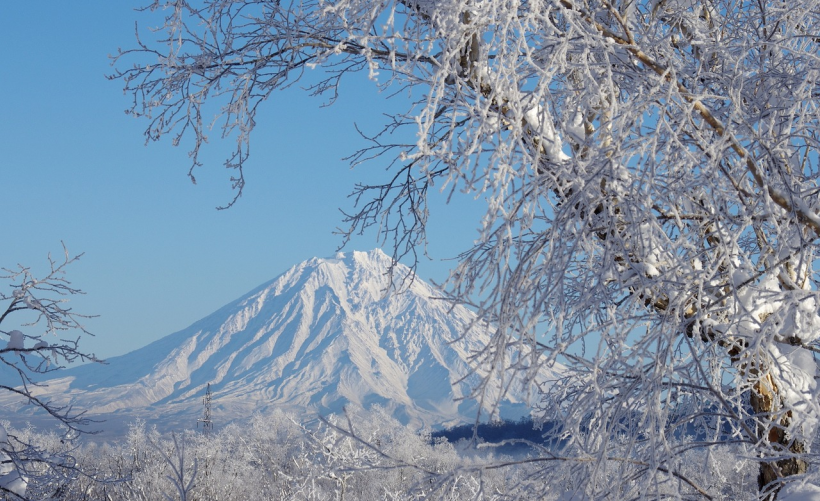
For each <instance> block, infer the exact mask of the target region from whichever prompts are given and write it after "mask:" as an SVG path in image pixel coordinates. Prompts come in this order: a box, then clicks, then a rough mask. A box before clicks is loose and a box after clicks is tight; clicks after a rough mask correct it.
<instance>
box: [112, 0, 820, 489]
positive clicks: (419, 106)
mask: <svg viewBox="0 0 820 501" xmlns="http://www.w3.org/2000/svg"><path fill="white" fill-rule="evenodd" d="M149 7H150V9H152V10H161V9H164V12H165V16H164V25H163V26H161V27H160V28H161V29H160V30H159V31H158V33H160V34H161V35H160V36H159V37H158V39H156V40H151V41H144V40H142V39H140V40H139V42H138V46H137V47H136V48H135V49H134V50H129V51H125V52H121V53H120V54H119V55H118V56H117V58H116V60H117V63H116V64H117V65H118V66H119V68H120V69H119V70H118V72H117V73H116V75H114V76H115V77H116V78H120V79H122V80H123V81H124V83H125V88H126V92H128V93H130V94H131V95H133V98H134V101H133V106H132V107H131V112H132V113H133V114H135V115H140V116H146V117H147V118H148V120H149V123H150V124H149V126H148V129H147V131H146V135H147V137H148V139H150V140H156V139H159V138H160V137H162V136H164V135H171V136H172V137H173V138H174V142H179V141H180V140H182V139H183V138H184V137H185V136H191V138H192V141H193V147H192V157H193V167H192V169H193V168H195V167H197V166H198V165H199V160H198V158H199V157H198V155H199V152H200V148H201V147H202V145H203V144H204V142H205V140H206V138H207V134H208V131H209V128H210V127H212V126H213V125H216V126H218V127H219V126H220V125H221V134H222V135H223V136H226V137H233V138H235V139H236V141H237V148H236V151H235V153H234V155H233V156H232V157H231V158H229V159H228V161H227V163H226V166H227V167H229V168H231V169H234V171H235V175H234V176H233V183H234V186H235V188H236V190H237V192H236V193H237V196H238V195H239V194H241V191H242V188H243V186H244V178H243V176H242V168H243V165H244V164H245V162H246V159H247V157H248V153H249V149H248V146H249V140H250V135H251V133H252V131H253V128H254V126H255V116H256V112H257V110H258V109H259V107H260V106H261V105H262V104H263V103H264V102H265V101H266V100H267V99H269V98H271V97H272V95H273V94H272V93H273V92H274V91H275V90H277V89H281V88H283V87H287V86H289V85H292V84H293V83H294V82H295V81H297V80H299V79H300V78H301V77H303V76H304V75H305V74H306V71H307V70H308V69H311V68H319V69H321V70H323V73H321V75H322V76H321V77H319V79H318V80H314V81H313V82H314V84H313V86H312V87H311V89H312V90H313V91H314V92H315V93H318V94H321V93H329V95H330V96H331V98H332V97H333V96H334V93H335V92H336V91H337V88H338V84H339V82H340V80H341V79H343V78H345V77H346V75H348V74H349V73H351V72H369V75H370V76H371V77H373V78H376V76H377V75H379V76H378V78H380V79H381V80H380V82H381V84H382V85H384V86H392V87H393V88H395V89H402V90H404V91H405V94H406V95H409V96H410V97H411V101H412V102H411V104H410V105H409V106H408V109H407V111H406V112H405V113H403V114H400V115H396V116H393V117H392V118H391V119H389V120H388V123H386V127H385V130H384V132H385V133H384V134H380V135H377V136H376V137H374V138H373V139H372V144H369V145H368V146H366V147H365V148H363V149H362V150H361V151H360V152H359V154H358V155H354V157H353V158H354V160H355V161H359V160H365V159H371V160H374V159H375V161H386V162H390V164H391V166H392V172H391V174H390V175H389V177H388V178H387V179H386V180H385V182H384V184H381V185H362V186H359V187H357V188H356V190H355V195H356V198H355V199H356V200H357V201H358V204H357V207H356V208H355V210H353V211H351V213H350V215H349V216H348V218H347V222H348V223H349V225H350V226H349V233H350V234H353V233H355V232H359V231H361V230H364V229H366V228H368V227H371V226H375V227H377V228H378V231H379V232H380V233H379V234H380V236H381V237H382V238H383V239H384V240H385V241H386V242H387V243H388V244H389V245H392V246H393V247H394V249H395V253H394V257H395V258H397V259H401V258H406V257H408V256H409V259H411V260H412V259H414V258H415V256H416V255H417V249H419V248H420V247H423V246H424V244H425V241H426V234H425V227H426V224H427V217H428V211H427V197H428V193H429V192H430V190H431V189H440V190H444V191H445V192H447V193H449V195H450V196H453V197H456V196H467V197H478V198H480V199H482V200H484V201H485V202H486V207H487V211H486V214H485V216H484V217H483V218H482V219H481V221H477V222H476V224H477V226H478V227H479V230H478V233H477V239H476V242H475V244H474V246H473V247H472V248H470V249H466V250H465V252H464V253H463V254H462V255H461V256H460V261H459V262H458V264H457V266H456V267H455V268H454V270H453V272H452V274H451V276H450V278H449V280H448V281H447V283H446V284H444V285H445V290H446V291H447V294H448V296H449V298H451V299H452V300H453V301H455V302H460V303H467V304H472V305H473V306H474V307H475V309H476V310H477V311H478V313H479V316H480V318H481V319H482V320H483V321H486V322H488V323H489V324H490V325H492V326H493V328H494V329H495V336H494V337H493V342H492V343H491V344H490V345H489V346H487V347H486V348H485V349H484V351H483V352H482V353H480V354H477V357H476V362H477V363H478V364H481V365H484V368H485V369H491V371H490V372H493V373H494V374H493V375H492V376H493V377H497V376H499V375H501V376H503V377H507V375H508V372H509V371H513V372H519V373H522V372H523V376H524V377H525V378H527V377H532V376H533V374H534V371H535V370H536V369H537V368H538V366H540V365H543V364H552V363H555V362H561V363H563V364H565V365H566V367H567V369H566V376H567V377H566V381H563V382H562V384H555V385H553V386H552V387H551V389H549V390H548V391H546V390H545V391H546V396H545V401H544V405H543V406H542V407H543V409H542V417H543V419H544V420H545V422H547V421H548V422H550V423H552V422H559V423H561V425H560V426H553V427H552V428H551V429H553V430H559V431H560V433H561V434H562V437H561V438H562V440H561V441H560V442H559V443H560V444H561V448H562V450H563V452H562V455H561V457H562V458H563V459H562V460H566V461H573V462H575V464H576V467H575V468H574V470H573V471H575V472H576V473H577V478H578V479H579V483H578V489H579V491H580V492H583V493H584V494H585V495H588V496H592V497H596V498H597V497H599V496H607V495H610V496H613V497H618V498H624V497H628V496H630V495H638V496H640V495H650V496H651V495H655V494H657V495H660V493H661V492H662V491H663V490H664V489H666V488H667V486H668V485H669V484H670V483H679V484H680V485H681V492H685V493H687V494H688V493H694V494H693V495H699V494H698V493H699V492H700V491H703V489H704V488H703V487H700V486H697V485H692V483H688V482H687V481H686V477H685V476H684V475H683V474H682V473H681V472H682V471H683V470H684V469H685V468H684V466H685V465H682V464H681V463H680V457H681V453H682V452H683V451H685V450H688V449H691V448H698V447H702V448H705V449H707V450H708V449H709V448H711V447H714V446H716V444H727V443H728V444H734V445H735V446H736V447H737V448H738V451H739V452H738V453H739V454H742V455H751V456H754V457H758V458H760V472H759V479H758V481H759V486H760V490H761V495H762V496H764V497H765V496H773V495H774V494H775V493H776V492H777V490H778V489H780V487H781V486H782V485H784V483H785V482H787V481H788V480H790V479H792V478H795V477H794V476H795V475H798V476H799V475H801V474H803V473H804V472H806V470H807V468H808V465H809V462H810V460H811V457H812V456H811V452H810V446H811V442H812V440H813V438H814V437H815V434H816V430H817V420H818V413H819V412H820V409H818V401H817V395H816V386H817V385H816V380H815V378H816V374H817V371H816V363H815V360H814V356H813V352H815V351H817V349H818V348H817V345H818V338H819V337H820V318H818V302H817V298H816V296H817V291H818V276H817V273H816V270H815V267H816V264H817V263H816V255H817V239H818V237H819V236H820V216H818V210H820V198H818V181H817V178H818V171H819V170H820V158H819V157H818V116H819V115H818V105H820V88H818V84H817V82H818V78H820V38H818V36H817V34H818V33H820V6H818V2H817V1H816V0H796V1H792V2H784V1H782V0H756V1H730V0H686V1H683V0H634V1H628V0H612V1H611V2H607V1H603V0H513V1H509V0H386V1H380V2H374V1H372V0H304V1H301V2H300V1H295V0H282V1H263V0H257V1H252V0H242V1H240V0H234V1H230V0H210V1H208V0H201V1H193V0H191V1H186V0H156V1H155V2H153V3H152V4H151V5H150V6H149ZM153 33H156V32H153ZM129 64H130V65H129ZM211 110H213V111H214V112H216V121H212V120H211V118H212V117H211V112H212V111H211ZM401 129H407V130H409V131H410V132H412V133H414V134H415V136H414V137H415V140H411V141H410V142H408V143H407V144H402V143H395V144H394V143H391V142H390V138H391V137H401V136H400V135H398V136H390V135H388V134H386V133H388V132H394V131H396V130H401ZM510 348H515V349H516V351H515V352H517V353H524V354H525V355H526V357H527V359H528V360H524V359H510V358H509V353H511V351H510ZM488 377H489V376H488ZM476 391H477V394H480V392H481V391H482V389H481V388H478V389H477V390H476Z"/></svg>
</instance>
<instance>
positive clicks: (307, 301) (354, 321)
mask: <svg viewBox="0 0 820 501" xmlns="http://www.w3.org/2000/svg"><path fill="white" fill-rule="evenodd" d="M391 265H393V261H392V259H391V258H390V257H389V256H388V255H387V254H385V253H384V252H382V251H381V250H380V249H374V250H372V251H369V252H359V251H352V252H345V253H338V254H336V255H335V257H333V258H314V259H310V260H308V261H305V262H303V263H300V264H298V265H296V266H294V267H292V268H291V269H289V270H288V271H286V272H285V273H283V274H282V275H280V276H279V277H277V278H276V279H274V280H272V281H270V282H267V283H265V284H263V285H262V286H260V287H258V288H257V289H255V290H253V291H251V292H249V293H248V294H246V295H245V296H243V297H241V298H239V299H237V300H236V301H234V302H232V303H230V304H228V305H226V306H225V307H223V308H221V309H220V310H218V311H217V312H215V313H213V314H211V315H209V316H207V317H205V318H203V319H202V320H199V321H198V322H195V323H194V324H192V325H191V326H190V327H188V328H187V329H184V330H182V331H179V332H176V333H174V334H171V335H169V336H166V337H165V338H162V339H160V340H159V341H156V342H154V343H151V344H150V345H148V346H146V347H144V348H141V349H139V350H137V351H134V352H132V353H129V354H127V355H123V356H121V357H116V358H113V359H110V360H109V365H107V366H99V365H93V366H84V367H78V368H75V369H70V370H67V371H65V372H64V374H63V376H62V378H60V379H59V380H56V379H55V380H52V381H50V382H47V384H48V385H49V387H48V388H47V389H46V390H45V392H49V391H51V390H54V389H59V393H57V394H54V395H50V396H52V398H55V399H56V400H58V401H59V400H62V399H65V398H67V399H68V401H67V402H65V403H69V404H71V405H74V406H75V408H78V409H79V408H81V409H88V410H89V414H90V415H102V417H103V418H104V417H105V415H111V414H127V415H133V416H140V417H143V418H147V419H149V420H150V419H151V416H157V418H156V419H155V421H166V422H167V421H169V420H171V421H179V422H188V423H192V422H193V423H195V422H196V421H195V420H196V416H197V413H198V412H199V411H200V410H201V407H200V405H199V402H200V399H201V396H202V394H203V392H204V389H205V387H206V385H207V384H209V383H210V384H211V389H212V392H213V407H214V415H215V417H217V418H218V417H219V416H220V415H221V416H222V418H223V419H233V418H239V417H243V416H250V415H251V414H252V413H254V412H257V411H263V410H264V409H266V408H270V407H278V408H287V409H290V410H293V411H295V412H300V413H304V412H315V413H320V414H328V413H338V412H341V411H342V409H343V407H344V406H346V405H355V406H361V407H368V406H370V405H373V404H379V405H382V406H383V407H385V408H386V409H387V410H388V411H389V412H391V413H392V414H393V415H394V416H396V417H397V418H398V419H399V420H401V421H402V422H404V423H406V424H410V425H413V426H415V427H421V426H436V425H451V424H457V423H463V422H471V421H473V420H475V416H476V412H478V404H477V403H475V402H474V401H471V400H469V399H466V398H465V397H466V396H468V395H469V394H470V391H471V390H472V387H473V386H474V385H475V384H476V383H478V381H479V376H478V375H477V374H475V373H472V371H471V368H470V366H469V363H468V360H469V359H470V357H471V355H473V354H474V353H475V352H476V351H478V350H480V349H482V348H483V347H485V346H487V343H488V342H489V335H488V333H487V332H485V331H480V330H477V329H473V330H472V331H470V332H469V333H468V334H467V335H462V334H464V333H465V332H466V330H467V327H468V326H469V325H471V323H472V321H473V319H474V316H473V314H472V313H471V312H470V311H468V310H467V309H465V308H463V307H460V306H455V307H454V306H452V305H449V304H447V303H446V302H444V301H437V300H433V299H432V297H433V296H434V295H435V292H434V290H433V289H432V288H431V287H430V286H429V285H427V284H426V283H424V282H423V281H422V280H420V279H418V278H416V279H415V280H414V282H413V285H412V287H409V288H408V289H407V290H403V291H402V292H399V293H394V294H389V295H386V294H385V292H386V291H387V288H388V287H389V286H390V276H389V275H388V273H389V271H390V268H391ZM393 273H394V280H395V278H396V277H397V276H398V277H399V278H404V277H405V276H406V275H407V274H409V273H411V271H410V269H409V268H407V267H406V266H404V265H401V264H396V265H395V266H394V267H393ZM525 390H529V389H523V390H522V391H520V392H512V393H510V394H508V395H507V396H506V397H505V400H504V402H503V404H502V406H501V413H502V416H501V417H520V416H521V415H522V414H523V413H524V411H525V409H527V408H528V406H527V405H524V400H525V399H526V395H525V394H526V393H527V391H525ZM66 396H67V397H66ZM1 403H2V402H0V404H1Z"/></svg>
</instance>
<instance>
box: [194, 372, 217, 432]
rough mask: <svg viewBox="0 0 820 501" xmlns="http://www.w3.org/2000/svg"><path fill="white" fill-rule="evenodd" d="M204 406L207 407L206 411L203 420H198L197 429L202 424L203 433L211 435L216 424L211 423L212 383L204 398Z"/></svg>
mask: <svg viewBox="0 0 820 501" xmlns="http://www.w3.org/2000/svg"><path fill="white" fill-rule="evenodd" d="M202 404H203V405H204V406H205V411H204V412H203V414H202V419H197V421H196V427H197V428H199V423H202V433H204V434H205V435H209V434H210V433H211V431H212V430H213V429H214V423H213V421H211V383H208V388H207V389H206V390H205V396H204V397H202Z"/></svg>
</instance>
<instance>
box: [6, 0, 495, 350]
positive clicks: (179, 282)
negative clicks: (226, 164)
mask: <svg viewBox="0 0 820 501" xmlns="http://www.w3.org/2000/svg"><path fill="white" fill-rule="evenodd" d="M145 3H148V2H145ZM139 5H141V3H140V2H128V1H120V0H117V1H112V0H93V1H92V0H83V1H82V2H64V1H56V0H51V1H45V2H11V3H8V4H6V5H4V8H3V14H2V15H0V43H2V45H0V53H1V54H2V59H0V60H1V61H2V68H0V96H2V97H0V99H2V104H3V106H2V111H0V117H2V119H0V193H2V202H0V203H2V205H3V207H4V209H3V214H4V215H5V217H4V218H3V222H2V232H1V233H0V234H2V245H0V266H3V267H13V266H16V264H17V263H21V264H25V265H30V266H32V267H34V268H35V269H38V268H39V269H42V267H43V265H44V264H45V263H46V256H47V254H48V253H49V252H52V253H55V252H56V253H59V252H60V250H61V246H60V242H61V241H63V242H65V244H66V246H67V247H68V249H69V251H70V252H72V253H80V252H84V253H85V255H84V256H83V258H82V260H81V261H80V262H79V263H76V264H75V265H73V266H72V267H71V268H70V269H69V277H68V278H69V279H70V280H72V281H73V283H74V285H76V286H78V287H80V288H82V289H83V290H84V291H85V292H86V293H87V295H86V296H84V297H82V298H79V299H75V300H73V302H72V305H73V306H74V308H75V310H76V311H78V312H82V313H90V314H97V315H100V317H99V318H96V319H93V320H89V321H88V322H87V326H88V327H89V328H90V330H91V331H92V332H94V333H95V334H96V337H94V338H89V339H84V341H83V343H82V346H83V347H84V348H85V349H86V350H87V351H93V352H95V353H96V354H97V355H98V356H101V357H110V356H114V355H119V354H123V353H126V352H128V351H131V350H133V349H136V348H138V347H141V346H144V345H145V344H147V343H149V342H151V341H153V340H156V339H158V338H160V337H162V336H165V335H167V334H170V333H172V332H175V331H177V330H180V329H182V328H184V327H186V326H188V325H189V324H191V323H193V322H194V321H196V320H198V319H199V318H201V317H203V316H205V315H207V314H209V313H211V312H213V311H214V310H216V309H217V308H219V307H221V306H223V305H224V304H226V303H228V302H230V301H232V300H234V299H236V298H238V297H239V296H241V295H242V294H244V293H245V292H248V291H249V290H251V289H252V288H254V287H256V286H257V285H259V284H261V283H263V282H266V281H268V280H270V279H272V278H274V277H275V276H277V275H279V274H280V273H282V272H284V271H285V270H286V269H287V268H289V267H290V266H292V265H294V264H296V263H298V262H300V261H302V260H305V259H308V258H310V257H313V256H332V255H333V254H334V253H335V251H336V248H337V246H338V245H339V244H340V243H341V239H340V237H339V236H338V235H334V234H333V231H334V229H335V228H336V227H337V226H338V225H340V224H341V214H340V213H339V211H338V208H340V207H343V208H350V207H351V201H350V200H349V199H348V198H347V195H348V193H349V192H350V191H351V189H352V187H353V185H354V183H355V182H356V181H357V180H362V179H370V180H374V179H380V178H381V177H383V176H384V171H383V169H384V167H386V163H382V164H378V163H371V164H368V165H367V166H363V167H357V168H355V169H353V170H351V169H350V167H349V165H348V164H347V163H346V162H345V161H343V160H342V158H343V157H345V156H346V155H349V154H350V153H353V152H354V151H355V150H356V149H357V148H358V147H361V146H364V145H365V143H364V141H363V140H362V139H361V138H360V137H359V136H358V134H357V133H356V131H355V129H354V126H353V124H354V122H355V123H357V124H358V125H359V126H360V127H361V128H363V129H364V130H366V131H370V132H376V131H377V130H379V129H380V124H381V123H382V120H383V117H382V116H381V113H380V110H382V109H383V108H384V107H385V106H392V107H396V106H399V105H400V104H401V103H400V101H396V100H392V101H390V102H388V103H387V104H385V101H384V97H383V96H382V95H380V94H378V92H377V89H376V88H375V86H374V85H373V84H372V83H371V82H368V81H367V80H366V79H363V78H362V79H356V80H351V81H348V82H343V87H342V89H341V90H342V98H341V99H340V101H339V102H337V103H336V104H335V105H333V106H332V107H326V108H322V107H321V105H322V104H323V100H322V99H321V98H311V97H309V96H308V94H307V93H306V92H304V91H303V90H301V89H299V88H292V89H289V90H287V91H283V92H280V93H276V94H274V98H273V101H270V102H268V103H267V106H266V107H265V108H264V109H263V110H262V112H261V115H260V117H259V123H260V125H259V127H258V129H257V131H256V133H255V135H254V137H253V142H252V145H251V148H252V158H251V160H250V161H249V164H248V165H247V168H246V179H247V182H248V185H247V188H246V190H245V195H244V196H243V197H242V198H241V199H240V201H239V202H238V203H237V205H236V206H235V207H234V208H232V209H230V210H227V211H217V210H216V209H215V207H216V206H218V205H222V204H225V203H226V202H228V201H230V199H231V197H232V195H231V191H230V183H229V181H228V180H229V176H230V173H229V172H228V171H227V170H225V169H224V168H222V161H223V160H224V154H225V151H226V149H227V148H230V147H231V144H227V145H226V144H219V142H217V141H215V140H214V141H212V143H214V144H213V145H212V147H211V148H209V149H208V150H207V151H206V154H205V155H204V157H203V160H204V162H205V163H206V165H205V167H204V168H202V169H200V170H199V171H198V172H197V181H198V184H197V185H196V186H194V185H193V184H191V182H190V181H189V179H188V178H187V171H188V166H189V159H188V156H187V149H186V146H187V145H185V144H183V145H182V146H180V147H178V148H174V147H172V146H171V145H170V141H167V140H163V141H162V142H160V143H152V144H149V145H148V146H145V145H144V139H143V136H142V132H143V130H144V127H145V126H146V125H147V123H146V122H145V121H142V120H139V119H135V118H132V117H129V116H126V114H125V113H124V110H125V109H126V108H127V106H128V102H129V101H128V97H127V96H124V95H123V93H122V84H121V82H119V81H113V82H112V81H108V80H107V79H106V78H105V75H107V74H110V73H111V72H112V67H111V66H110V59H109V57H108V56H109V54H112V53H115V52H116V50H117V48H118V47H123V48H128V47H131V46H133V42H134V23H135V22H136V21H139V22H140V23H141V24H143V23H144V22H145V21H148V19H147V18H146V16H144V15H143V14H140V13H138V12H136V11H135V10H134V9H135V8H136V7H138V6H139ZM145 24H146V26H148V25H150V24H151V23H150V22H147V23H145ZM214 136H216V134H214ZM439 198H442V197H439ZM476 207H477V204H472V203H469V202H468V203H466V204H462V207H458V208H457V207H453V206H447V207H445V206H444V205H443V204H442V203H439V204H437V205H435V206H434V207H433V216H434V217H435V216H440V217H437V218H435V220H434V224H433V225H432V227H431V239H432V244H431V247H430V249H429V251H430V253H431V255H432V257H433V258H435V260H433V261H428V262H424V263H422V266H421V268H420V270H419V272H420V275H421V277H422V278H424V279H430V278H433V279H436V280H442V279H443V278H445V277H446V271H447V269H448V267H449V264H448V263H442V262H441V261H440V259H442V258H450V257H453V256H454V255H455V254H456V253H457V252H458V251H459V250H463V249H464V248H465V247H466V246H467V245H469V243H470V242H471V239H472V238H473V236H474V234H475V228H476V227H477V225H478V223H479V219H478V215H477V213H476ZM377 246H378V242H377V241H376V234H375V233H370V234H369V235H365V236H364V237H361V238H359V239H357V240H356V241H354V242H353V244H352V245H350V246H349V247H348V248H347V249H348V250H352V249H361V250H366V249H371V248H374V247H377ZM2 328H3V329H4V330H8V328H11V327H8V326H5V325H4V326H2Z"/></svg>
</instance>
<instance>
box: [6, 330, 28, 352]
mask: <svg viewBox="0 0 820 501" xmlns="http://www.w3.org/2000/svg"><path fill="white" fill-rule="evenodd" d="M24 339H25V336H23V333H22V332H20V331H18V330H13V331H11V332H9V342H8V343H7V344H6V349H9V350H22V349H23V347H24V345H23V340H24Z"/></svg>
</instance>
